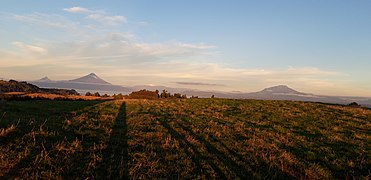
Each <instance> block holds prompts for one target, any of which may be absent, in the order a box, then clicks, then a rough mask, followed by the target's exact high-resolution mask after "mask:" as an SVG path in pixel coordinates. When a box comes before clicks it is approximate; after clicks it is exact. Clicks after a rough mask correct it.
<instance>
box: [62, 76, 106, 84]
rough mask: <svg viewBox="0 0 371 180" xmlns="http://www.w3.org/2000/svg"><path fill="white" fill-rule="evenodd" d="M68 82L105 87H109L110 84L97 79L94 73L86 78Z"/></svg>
mask: <svg viewBox="0 0 371 180" xmlns="http://www.w3.org/2000/svg"><path fill="white" fill-rule="evenodd" d="M69 81H70V82H74V83H85V84H105V85H110V84H111V83H109V82H107V81H105V80H103V79H101V78H100V77H98V76H97V75H96V74H95V73H90V74H88V75H86V76H83V77H80V78H77V79H73V80H69Z"/></svg>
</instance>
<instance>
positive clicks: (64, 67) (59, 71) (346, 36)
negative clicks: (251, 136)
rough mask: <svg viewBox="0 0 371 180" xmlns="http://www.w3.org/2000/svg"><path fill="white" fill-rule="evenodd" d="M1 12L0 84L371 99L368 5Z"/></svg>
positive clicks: (180, 5)
mask: <svg viewBox="0 0 371 180" xmlns="http://www.w3.org/2000/svg"><path fill="white" fill-rule="evenodd" d="M1 4H2V5H1V6H0V16H1V18H0V27H2V28H1V29H0V38H1V41H0V78H5V79H9V78H15V79H21V80H34V79H39V78H41V77H43V76H48V77H49V78H51V79H55V80H62V79H71V78H75V77H78V76H82V75H85V74H88V73H90V72H95V73H97V74H98V75H100V76H101V77H102V78H103V79H106V80H108V81H110V82H112V83H115V84H121V85H130V86H131V85H139V84H154V85H166V86H178V87H187V88H195V89H203V90H223V91H235V90H237V91H247V92H250V91H258V90H260V89H262V88H265V87H267V86H273V85H278V84H287V85H289V86H291V87H293V88H295V89H297V90H300V91H304V92H312V93H316V94H327V95H357V96H371V78H370V77H371V71H370V70H369V68H370V67H371V35H370V34H371V33H370V32H371V11H370V9H371V2H370V1H366V0H360V1H345V0H328V1H313V0H308V1H297V0H283V1H273V0H272V1H224V0H223V1H222V0H220V1H211V0H204V1H193V0H190V1H170V0H158V1H149V0H147V1H144V0H138V1H124V0H115V1H92V0H74V1H63V2H61V1H47V0H35V1H20V0H3V1H2V3H1ZM176 82H186V83H180V84H179V83H178V84H177V83H176ZM192 83H193V84H192Z"/></svg>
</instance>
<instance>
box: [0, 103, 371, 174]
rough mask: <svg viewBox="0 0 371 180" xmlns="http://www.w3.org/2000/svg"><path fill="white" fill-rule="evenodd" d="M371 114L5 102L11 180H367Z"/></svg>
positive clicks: (277, 107) (1, 165) (271, 106)
mask: <svg viewBox="0 0 371 180" xmlns="http://www.w3.org/2000/svg"><path fill="white" fill-rule="evenodd" d="M370 132H371V110H368V109H362V108H351V107H345V106H337V105H325V104H319V103H305V102H291V101H258V100H225V99H172V100H126V101H4V102H1V104H0V143H1V148H0V176H2V177H5V178H12V177H22V178H46V179H49V178H53V179H54V178H79V179H85V178H88V177H90V178H95V179H100V178H117V177H119V178H125V177H127V176H128V177H130V178H132V179H152V178H177V179H178V178H181V179H183V178H191V179H194V178H196V179H199V178H201V179H214V178H217V179H219V178H223V179H236V178H237V179H253V178H254V179H272V178H284V179H344V178H356V179H368V178H370V169H369V167H370V166H371V162H370V161H371V160H370V159H371V158H370V154H371V149H370V144H371V133H370Z"/></svg>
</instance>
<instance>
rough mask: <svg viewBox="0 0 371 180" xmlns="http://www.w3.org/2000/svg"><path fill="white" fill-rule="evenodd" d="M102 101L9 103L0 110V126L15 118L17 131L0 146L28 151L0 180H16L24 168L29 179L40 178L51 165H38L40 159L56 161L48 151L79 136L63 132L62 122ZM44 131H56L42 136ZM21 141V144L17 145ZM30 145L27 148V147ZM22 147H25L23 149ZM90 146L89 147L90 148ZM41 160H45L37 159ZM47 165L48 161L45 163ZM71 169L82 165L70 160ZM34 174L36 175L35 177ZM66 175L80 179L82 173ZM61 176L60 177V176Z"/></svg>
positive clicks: (0, 142)
mask: <svg viewBox="0 0 371 180" xmlns="http://www.w3.org/2000/svg"><path fill="white" fill-rule="evenodd" d="M103 102H105V101H49V100H47V101H14V102H9V103H8V104H7V105H8V108H1V109H0V112H6V113H7V116H5V117H4V118H3V119H2V124H14V122H13V121H14V120H12V119H14V118H15V117H18V118H16V119H20V120H21V121H20V122H19V123H18V125H17V128H16V129H17V130H16V131H15V132H12V133H10V134H8V135H7V136H6V137H2V138H1V139H0V145H1V146H2V147H6V146H8V145H9V144H10V143H12V145H11V146H12V147H14V148H17V149H19V150H20V151H23V150H24V149H25V148H26V149H28V153H27V155H26V156H25V157H24V158H22V159H20V161H19V162H18V163H16V164H15V165H14V166H12V167H11V168H10V169H9V170H8V171H7V172H3V173H4V174H3V176H2V177H0V179H14V177H19V176H20V175H21V173H22V171H24V170H25V169H28V170H27V171H29V170H31V171H32V174H28V175H30V176H34V177H38V176H41V174H42V173H43V171H45V170H46V171H48V170H50V169H52V167H53V166H54V165H53V164H52V163H49V164H48V163H46V164H44V163H43V164H40V163H38V162H41V161H42V160H46V159H55V158H58V154H57V156H55V155H54V154H50V152H52V151H55V150H54V148H55V147H56V145H57V144H58V143H60V142H61V141H66V142H72V141H73V140H75V139H79V138H80V137H78V136H76V135H75V134H74V129H64V128H63V126H64V122H63V121H64V120H65V119H66V118H67V119H68V118H70V117H73V115H74V113H75V112H76V111H79V110H82V109H84V108H87V107H92V106H95V105H97V104H100V103H103ZM41 131H45V132H58V133H57V134H54V135H48V134H43V133H42V132H41ZM30 133H31V134H32V133H36V134H34V137H33V138H34V139H33V142H22V141H23V138H24V137H26V136H29V134H30ZM19 142H22V143H23V144H18V143H19ZM30 145H31V146H30ZM24 146H26V147H24ZM90 146H91V145H90ZM40 158H45V159H40ZM49 162H50V161H49ZM72 162H73V164H72V165H71V166H72V167H75V166H79V167H83V166H84V163H86V162H84V161H82V162H81V161H80V162H79V161H75V162H74V161H72ZM35 163H36V164H40V166H32V164H35ZM35 173H36V174H35ZM65 173H66V174H68V175H78V176H81V175H82V173H81V172H79V170H78V169H77V171H76V172H73V173H70V172H69V170H65ZM61 175H62V176H64V174H61Z"/></svg>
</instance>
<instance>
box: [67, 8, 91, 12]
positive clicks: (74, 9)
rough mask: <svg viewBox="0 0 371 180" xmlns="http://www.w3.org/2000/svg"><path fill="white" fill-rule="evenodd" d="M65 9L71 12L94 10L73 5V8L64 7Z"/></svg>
mask: <svg viewBox="0 0 371 180" xmlns="http://www.w3.org/2000/svg"><path fill="white" fill-rule="evenodd" d="M63 10H64V11H67V12H70V13H89V12H92V11H91V10H89V9H87V8H83V7H71V8H64V9H63Z"/></svg>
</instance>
